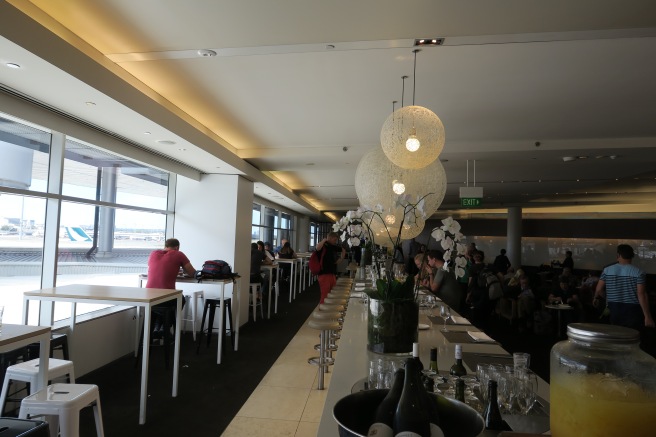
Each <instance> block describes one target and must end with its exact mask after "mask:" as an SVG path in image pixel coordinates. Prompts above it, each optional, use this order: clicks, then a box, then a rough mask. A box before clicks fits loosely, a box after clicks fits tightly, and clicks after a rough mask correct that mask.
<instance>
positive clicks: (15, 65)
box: [5, 62, 21, 68]
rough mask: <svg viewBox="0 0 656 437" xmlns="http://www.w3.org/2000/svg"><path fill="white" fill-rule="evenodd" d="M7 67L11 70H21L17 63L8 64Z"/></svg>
mask: <svg viewBox="0 0 656 437" xmlns="http://www.w3.org/2000/svg"><path fill="white" fill-rule="evenodd" d="M5 65H6V66H7V67H9V68H21V66H20V65H19V64H16V63H15V62H7V63H6V64H5Z"/></svg>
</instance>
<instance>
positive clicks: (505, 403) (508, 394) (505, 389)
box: [497, 373, 517, 414]
mask: <svg viewBox="0 0 656 437" xmlns="http://www.w3.org/2000/svg"><path fill="white" fill-rule="evenodd" d="M498 384H499V385H498V388H497V400H498V401H499V406H500V407H501V408H502V409H503V410H504V411H505V412H506V413H508V414H510V413H512V410H513V404H514V402H515V397H516V395H517V379H516V378H515V377H514V375H513V374H512V373H503V374H502V375H500V376H499V381H498Z"/></svg>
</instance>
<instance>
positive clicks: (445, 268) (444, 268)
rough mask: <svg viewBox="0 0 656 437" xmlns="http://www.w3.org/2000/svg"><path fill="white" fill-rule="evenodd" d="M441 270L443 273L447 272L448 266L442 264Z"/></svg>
mask: <svg viewBox="0 0 656 437" xmlns="http://www.w3.org/2000/svg"><path fill="white" fill-rule="evenodd" d="M442 270H444V271H445V272H448V271H449V265H448V264H447V263H444V265H443V266H442Z"/></svg>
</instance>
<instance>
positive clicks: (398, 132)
mask: <svg viewBox="0 0 656 437" xmlns="http://www.w3.org/2000/svg"><path fill="white" fill-rule="evenodd" d="M413 135H414V137H415V138H411V137H412V136H413ZM415 139H416V142H415ZM408 143H409V144H408ZM380 144H381V146H382V147H383V151H384V152H385V155H386V156H387V158H389V160H390V161H392V162H393V163H394V164H396V165H398V166H399V167H402V168H409V169H417V168H423V167H426V166H427V165H428V164H430V163H431V162H433V161H435V160H436V159H437V157H438V156H439V155H440V153H442V149H443V148H444V125H443V124H442V121H441V120H440V118H439V117H438V116H437V115H435V113H434V112H433V111H431V110H430V109H427V108H424V107H423V106H404V107H403V108H401V109H397V110H396V111H394V112H393V113H392V114H390V116H389V117H387V120H385V123H383V128H382V129H381V131H380ZM417 146H418V147H417ZM415 147H417V149H416V150H414V151H413V150H412V149H414V148H415Z"/></svg>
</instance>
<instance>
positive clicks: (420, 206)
mask: <svg viewBox="0 0 656 437" xmlns="http://www.w3.org/2000/svg"><path fill="white" fill-rule="evenodd" d="M425 201H426V198H425V197H424V198H423V199H421V200H420V201H419V203H417V211H418V212H419V214H420V215H421V218H423V219H425V218H426V211H424V204H425V203H426V202H425Z"/></svg>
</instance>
